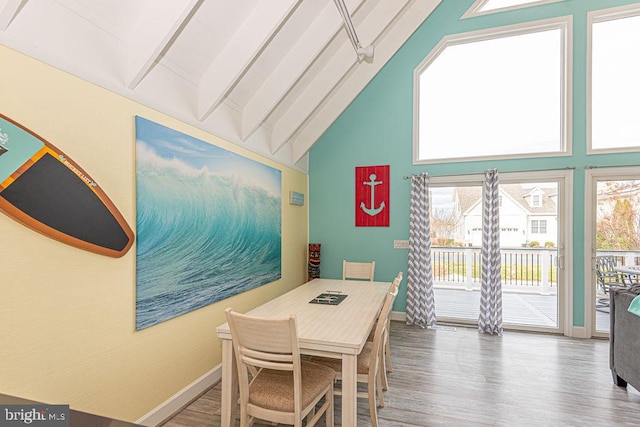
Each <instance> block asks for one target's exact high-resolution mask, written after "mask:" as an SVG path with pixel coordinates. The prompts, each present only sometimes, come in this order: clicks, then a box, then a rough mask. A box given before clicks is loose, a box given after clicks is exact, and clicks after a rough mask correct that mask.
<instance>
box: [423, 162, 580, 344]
mask: <svg viewBox="0 0 640 427" xmlns="http://www.w3.org/2000/svg"><path fill="white" fill-rule="evenodd" d="M546 181H555V182H557V184H558V214H557V217H558V247H557V249H558V267H559V268H558V274H557V279H558V295H557V299H558V301H557V304H558V324H557V328H555V329H549V328H539V327H535V326H531V327H528V326H523V325H518V327H517V328H514V327H511V325H508V327H505V329H517V330H520V331H531V332H547V333H548V332H551V333H558V334H564V335H566V336H575V334H576V333H577V331H576V330H574V326H573V311H574V310H573V262H572V260H573V227H572V218H573V168H567V169H558V170H544V171H524V172H501V173H500V176H499V184H511V183H527V182H529V183H535V182H546ZM429 182H430V185H432V186H436V187H444V186H460V185H464V184H467V185H468V184H478V185H483V183H484V174H468V175H458V176H455V175H447V176H430V177H429ZM580 329H582V328H580Z"/></svg>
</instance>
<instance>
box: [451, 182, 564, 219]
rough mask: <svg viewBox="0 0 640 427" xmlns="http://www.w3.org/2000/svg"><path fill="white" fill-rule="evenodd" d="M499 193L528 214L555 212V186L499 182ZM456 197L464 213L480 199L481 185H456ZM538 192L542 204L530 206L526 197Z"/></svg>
mask: <svg viewBox="0 0 640 427" xmlns="http://www.w3.org/2000/svg"><path fill="white" fill-rule="evenodd" d="M499 189H500V195H502V196H506V197H509V198H510V199H512V200H513V201H514V202H515V203H517V204H518V205H519V206H520V207H522V209H523V210H525V211H526V212H527V213H529V214H534V215H535V214H538V215H544V214H555V213H556V212H557V205H556V201H555V199H554V197H553V196H555V195H556V193H557V191H556V189H555V188H546V187H533V188H532V187H523V186H522V185H520V184H500V187H499ZM454 191H455V192H457V197H458V200H459V204H460V211H461V212H462V213H463V214H465V213H467V212H468V211H469V210H471V209H472V208H473V207H474V206H476V205H477V204H478V203H480V202H481V200H482V187H478V186H474V187H456V188H455V190H454ZM536 192H540V194H541V196H542V198H541V201H542V205H541V206H538V207H534V206H531V205H530V204H529V202H528V201H527V198H528V197H530V196H532V195H533V194H535V193H536Z"/></svg>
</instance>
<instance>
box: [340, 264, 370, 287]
mask: <svg viewBox="0 0 640 427" xmlns="http://www.w3.org/2000/svg"><path fill="white" fill-rule="evenodd" d="M375 271H376V262H375V261H371V262H351V261H347V260H342V280H347V279H359V280H368V281H370V282H373V276H374V274H375Z"/></svg>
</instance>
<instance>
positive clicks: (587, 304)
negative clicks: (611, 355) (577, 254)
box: [584, 166, 640, 338]
mask: <svg viewBox="0 0 640 427" xmlns="http://www.w3.org/2000/svg"><path fill="white" fill-rule="evenodd" d="M626 180H640V166H624V167H615V166H613V167H604V166H603V167H598V168H589V169H586V171H585V198H584V200H585V206H584V212H585V221H584V243H585V254H584V257H585V262H584V277H585V280H584V286H585V289H584V295H585V298H584V299H585V301H584V313H585V322H584V323H585V329H586V330H585V333H586V336H587V338H589V337H608V336H609V332H597V331H596V316H595V314H596V313H595V299H596V285H597V284H596V280H595V271H596V266H595V257H596V209H597V201H598V195H597V190H598V185H597V183H598V181H626Z"/></svg>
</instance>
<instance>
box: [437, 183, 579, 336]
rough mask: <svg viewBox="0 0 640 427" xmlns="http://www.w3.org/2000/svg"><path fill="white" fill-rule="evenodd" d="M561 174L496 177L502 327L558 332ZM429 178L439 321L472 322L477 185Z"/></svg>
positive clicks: (478, 242) (478, 241)
mask: <svg viewBox="0 0 640 427" xmlns="http://www.w3.org/2000/svg"><path fill="white" fill-rule="evenodd" d="M567 177H568V175H567V174H565V173H563V172H559V173H558V174H557V176H556V177H553V174H550V173H545V174H544V175H541V174H533V173H528V174H527V173H519V174H503V175H501V176H500V186H499V197H500V200H499V204H500V246H501V249H500V250H501V279H502V291H503V295H502V301H503V322H504V325H505V327H507V328H510V329H521V330H546V331H554V332H555V331H557V332H562V331H563V328H564V323H563V320H564V317H563V316H564V310H563V309H562V301H563V299H564V291H563V289H564V288H563V284H564V281H563V277H564V274H563V272H562V271H561V269H562V267H563V262H564V256H565V241H566V231H567V230H566V227H564V224H565V221H564V219H563V218H564V217H563V216H562V215H563V213H564V212H565V211H566V209H565V206H566V204H565V201H564V199H565V194H566V185H565V184H566V183H565V179H568V178H567ZM475 179H476V180H475V181H474V180H473V179H471V178H470V177H459V178H458V179H455V178H453V177H448V178H447V179H446V180H445V179H442V178H431V182H432V189H431V209H432V211H431V233H432V236H431V242H432V259H433V272H434V288H435V297H436V315H437V317H438V321H439V322H445V323H446V322H450V323H476V322H477V320H478V315H479V306H480V286H481V285H480V259H481V254H480V250H481V247H482V182H481V181H480V182H478V181H477V179H478V178H477V177H476V178H475Z"/></svg>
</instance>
